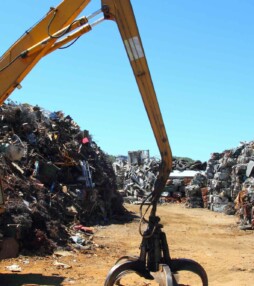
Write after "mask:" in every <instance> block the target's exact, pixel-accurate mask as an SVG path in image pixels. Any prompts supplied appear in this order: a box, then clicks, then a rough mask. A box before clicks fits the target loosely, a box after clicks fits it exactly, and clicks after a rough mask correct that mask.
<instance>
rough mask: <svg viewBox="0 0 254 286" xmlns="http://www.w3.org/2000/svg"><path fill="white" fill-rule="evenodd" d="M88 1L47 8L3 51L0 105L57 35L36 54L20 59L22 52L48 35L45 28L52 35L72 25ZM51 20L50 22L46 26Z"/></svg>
mask: <svg viewBox="0 0 254 286" xmlns="http://www.w3.org/2000/svg"><path fill="white" fill-rule="evenodd" d="M89 2H90V0H75V1H73V0H65V1H62V2H61V3H60V4H59V5H58V6H57V7H56V8H55V9H50V11H49V12H48V13H47V15H46V16H45V17H44V18H43V19H42V20H41V21H40V22H39V23H37V24H36V25H35V26H34V27H33V28H32V29H31V30H29V31H27V32H26V33H25V34H24V35H23V36H22V37H21V38H20V39H19V40H18V41H17V42H15V43H14V44H13V45H12V46H11V47H10V48H9V49H8V50H7V51H6V53H5V54H4V55H3V56H2V57H1V59H0V104H2V103H3V102H4V100H5V99H6V98H8V97H9V95H10V94H11V92H12V91H13V90H14V89H15V88H16V87H17V86H18V85H19V84H20V82H21V81H22V80H23V79H24V77H25V76H26V75H27V74H28V73H29V72H30V71H31V69H32V68H33V67H34V66H35V65H36V64H37V63H38V61H39V60H40V59H41V58H42V57H43V56H44V55H45V54H46V53H47V50H48V49H49V48H50V47H51V46H52V45H53V44H54V43H55V42H56V40H57V38H50V40H49V41H48V42H47V43H45V45H44V47H43V49H39V51H38V52H37V53H33V54H32V55H31V56H29V57H25V58H22V57H21V53H22V52H24V51H26V50H27V49H29V48H30V47H32V46H34V45H36V44H37V43H39V42H41V41H43V40H44V39H46V38H48V28H50V33H51V34H52V35H53V34H55V33H56V32H57V31H59V30H61V29H62V28H63V27H65V26H67V25H69V24H71V22H73V20H75V18H76V17H77V16H78V15H79V14H80V13H81V11H83V9H84V8H85V7H86V6H87V4H88V3H89ZM54 15H55V16H54ZM51 20H52V23H51V25H50V27H49V24H50V22H51Z"/></svg>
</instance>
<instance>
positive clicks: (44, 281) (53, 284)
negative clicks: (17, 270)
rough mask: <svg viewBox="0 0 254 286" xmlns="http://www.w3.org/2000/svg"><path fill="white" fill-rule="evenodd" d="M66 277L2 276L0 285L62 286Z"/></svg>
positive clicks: (36, 275) (38, 275)
mask: <svg viewBox="0 0 254 286" xmlns="http://www.w3.org/2000/svg"><path fill="white" fill-rule="evenodd" d="M63 280H64V277H61V276H44V275H41V274H0V285H3V286H25V285H27V284H28V285H33V286H35V285H36V286H37V285H38V286H39V285H43V286H47V285H48V286H61V285H62V284H61V283H62V282H63Z"/></svg>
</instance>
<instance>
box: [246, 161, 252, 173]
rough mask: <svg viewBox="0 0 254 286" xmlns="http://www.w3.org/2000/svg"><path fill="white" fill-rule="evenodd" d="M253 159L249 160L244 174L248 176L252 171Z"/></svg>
mask: <svg viewBox="0 0 254 286" xmlns="http://www.w3.org/2000/svg"><path fill="white" fill-rule="evenodd" d="M253 167H254V161H250V162H249V163H248V165H247V169H246V176H247V177H249V176H250V175H251V173H252V171H253Z"/></svg>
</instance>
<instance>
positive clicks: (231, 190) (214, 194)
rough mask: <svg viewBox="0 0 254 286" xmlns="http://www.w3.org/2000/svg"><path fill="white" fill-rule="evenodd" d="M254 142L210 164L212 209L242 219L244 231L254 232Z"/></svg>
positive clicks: (214, 156)
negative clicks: (251, 230) (252, 230)
mask: <svg viewBox="0 0 254 286" xmlns="http://www.w3.org/2000/svg"><path fill="white" fill-rule="evenodd" d="M253 166H254V141H251V142H242V143H241V145H240V146H238V147H236V148H234V149H230V150H226V151H224V152H222V153H213V154H212V156H211V159H210V160H209V161H208V163H207V170H206V175H207V178H208V195H209V200H208V205H207V206H208V208H210V209H211V210H214V211H220V212H225V213H226V214H234V213H235V211H237V214H238V215H239V216H240V227H241V228H253V229H254V172H253Z"/></svg>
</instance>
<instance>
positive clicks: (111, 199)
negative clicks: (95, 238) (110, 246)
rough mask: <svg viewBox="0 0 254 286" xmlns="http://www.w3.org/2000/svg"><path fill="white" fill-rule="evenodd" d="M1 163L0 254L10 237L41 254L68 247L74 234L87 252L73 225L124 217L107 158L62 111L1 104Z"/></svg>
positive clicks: (27, 249) (101, 222)
mask: <svg viewBox="0 0 254 286" xmlns="http://www.w3.org/2000/svg"><path fill="white" fill-rule="evenodd" d="M0 164H1V166H0V170H1V172H0V174H1V183H2V188H3V190H4V194H5V208H6V209H5V213H4V214H2V215H1V216H0V233H1V237H2V238H1V241H2V244H0V256H1V253H2V254H3V252H2V249H1V245H3V242H4V240H5V239H6V238H9V237H12V238H15V239H16V240H17V241H18V243H19V251H22V252H29V251H32V252H33V253H37V254H42V255H43V254H48V253H52V252H53V250H54V249H55V248H56V247H58V246H62V247H70V245H71V244H73V243H74V242H73V240H72V239H71V237H72V236H74V235H75V234H77V232H78V233H80V232H83V234H82V235H83V241H82V240H80V241H79V246H80V245H81V246H84V245H86V243H87V239H86V237H85V235H86V234H85V233H84V231H83V230H84V229H85V228H83V230H81V229H78V227H77V228H76V229H75V228H72V226H75V225H76V226H81V225H82V226H91V225H94V224H105V223H107V222H108V220H109V219H110V218H112V217H113V216H117V215H120V214H123V213H124V211H125V210H124V207H123V201H122V197H121V196H120V195H119V193H118V192H117V191H116V178H115V174H114V171H113V168H112V165H111V162H110V161H109V159H108V156H107V155H106V154H105V153H104V152H103V151H102V150H101V149H100V147H99V146H98V145H97V144H96V143H95V142H94V141H93V139H92V137H91V136H90V134H89V132H88V131H87V130H81V129H80V127H79V126H78V125H77V124H76V123H75V122H74V121H73V119H72V118H71V117H70V116H65V115H64V114H63V112H61V111H58V112H49V111H46V110H44V109H42V108H40V107H38V106H31V105H28V104H15V103H13V102H9V103H8V104H4V105H2V106H1V109H0ZM87 230H88V228H87ZM81 241H82V242H81ZM89 241H91V240H90V239H89ZM80 242H81V243H80ZM12 255H13V254H12V253H9V254H8V253H5V254H4V256H5V257H6V258H7V257H9V256H12ZM2 258H3V257H2Z"/></svg>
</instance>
